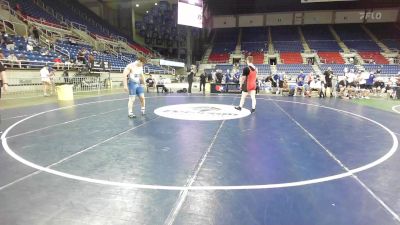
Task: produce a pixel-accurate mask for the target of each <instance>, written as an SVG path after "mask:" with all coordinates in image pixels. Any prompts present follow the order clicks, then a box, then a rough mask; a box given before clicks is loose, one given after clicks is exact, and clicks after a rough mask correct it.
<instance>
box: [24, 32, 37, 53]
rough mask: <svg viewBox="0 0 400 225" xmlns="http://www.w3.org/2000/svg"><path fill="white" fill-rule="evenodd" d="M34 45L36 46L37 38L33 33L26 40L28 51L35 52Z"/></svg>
mask: <svg viewBox="0 0 400 225" xmlns="http://www.w3.org/2000/svg"><path fill="white" fill-rule="evenodd" d="M34 47H35V40H34V38H33V36H32V35H29V37H28V39H27V40H26V50H27V51H28V52H33V48H34Z"/></svg>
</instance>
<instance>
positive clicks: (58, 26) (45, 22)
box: [26, 16, 68, 30]
mask: <svg viewBox="0 0 400 225" xmlns="http://www.w3.org/2000/svg"><path fill="white" fill-rule="evenodd" d="M26 19H27V21H28V22H31V23H36V24H39V25H44V26H49V27H53V28H58V29H62V30H68V27H66V26H63V25H60V24H55V23H52V22H48V21H46V20H41V19H37V18H34V17H31V16H26Z"/></svg>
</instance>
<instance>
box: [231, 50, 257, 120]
mask: <svg viewBox="0 0 400 225" xmlns="http://www.w3.org/2000/svg"><path fill="white" fill-rule="evenodd" d="M247 65H248V67H245V68H244V69H243V74H242V77H241V79H240V88H241V90H242V97H241V99H240V104H239V106H236V107H235V109H237V110H239V111H240V110H242V107H243V105H244V101H245V100H246V97H247V95H248V94H250V97H251V113H254V112H255V111H256V88H257V84H256V80H257V73H258V70H257V68H256V67H255V66H254V65H253V56H248V57H247Z"/></svg>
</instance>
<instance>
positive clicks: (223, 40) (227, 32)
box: [208, 28, 239, 63]
mask: <svg viewBox="0 0 400 225" xmlns="http://www.w3.org/2000/svg"><path fill="white" fill-rule="evenodd" d="M238 35H239V30H238V29H236V28H223V29H218V30H217V31H216V34H215V39H214V46H213V49H212V53H211V55H210V57H209V58H208V61H209V62H210V63H227V62H228V61H229V58H230V55H229V54H230V53H231V52H233V51H234V50H235V48H236V44H237V39H238Z"/></svg>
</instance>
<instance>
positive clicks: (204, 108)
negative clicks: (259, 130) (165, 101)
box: [154, 104, 250, 121]
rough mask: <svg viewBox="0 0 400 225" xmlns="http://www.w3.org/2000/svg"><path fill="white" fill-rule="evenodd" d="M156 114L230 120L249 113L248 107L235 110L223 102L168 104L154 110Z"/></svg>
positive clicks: (178, 117) (182, 117)
mask: <svg viewBox="0 0 400 225" xmlns="http://www.w3.org/2000/svg"><path fill="white" fill-rule="evenodd" d="M154 113H155V114H156V115H159V116H162V117H166V118H170V119H178V120H200V121H215V120H232V119H239V118H243V117H246V116H248V115H250V111H249V110H248V109H245V108H242V109H241V110H237V109H235V108H234V106H232V105H224V104H179V105H169V106H163V107H160V108H157V109H156V110H154Z"/></svg>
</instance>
